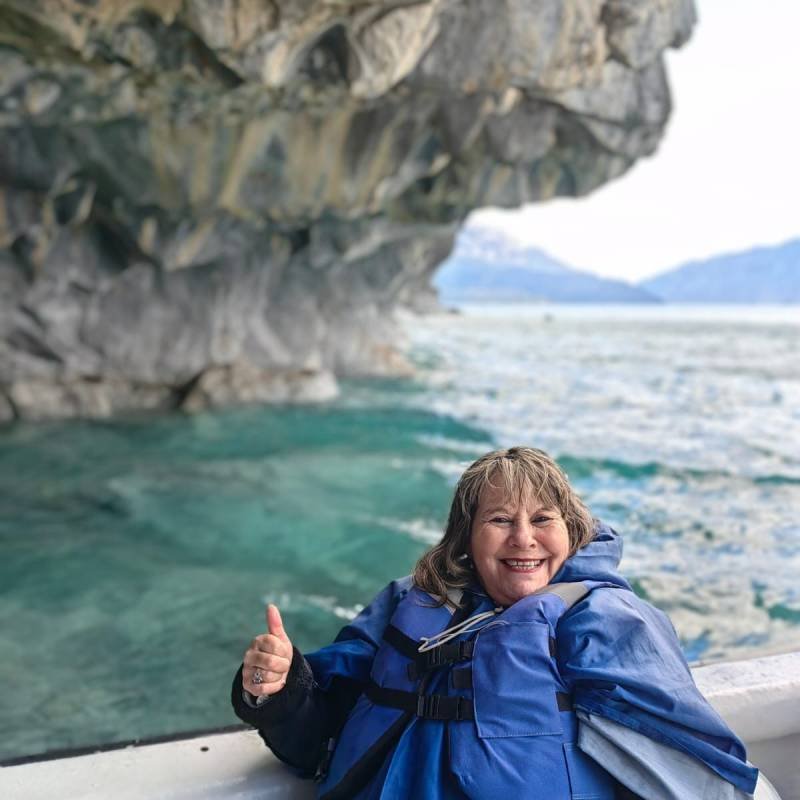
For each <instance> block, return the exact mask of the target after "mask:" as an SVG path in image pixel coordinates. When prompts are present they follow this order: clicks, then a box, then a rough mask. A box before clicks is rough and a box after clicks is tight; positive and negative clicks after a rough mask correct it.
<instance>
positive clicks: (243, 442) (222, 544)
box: [0, 307, 800, 758]
mask: <svg viewBox="0 0 800 800" xmlns="http://www.w3.org/2000/svg"><path fill="white" fill-rule="evenodd" d="M781 313H782V314H783V317H779V316H776V312H775V310H768V311H766V312H765V311H764V310H762V309H758V310H742V309H735V310H727V311H720V310H718V309H715V310H712V311H709V310H707V309H694V310H692V311H691V312H689V313H688V314H687V312H686V311H683V312H680V310H677V311H676V310H674V309H671V308H665V309H658V308H646V309H609V308H604V309H578V308H560V307H547V308H543V307H522V308H510V307H501V308H494V309H483V310H482V311H476V310H469V309H466V310H465V311H464V313H463V314H461V315H443V316H441V317H432V318H427V319H424V320H419V319H414V320H410V321H409V325H408V337H409V347H410V353H411V356H412V358H413V359H414V360H415V362H416V363H417V364H418V367H419V374H418V377H417V378H416V379H415V380H413V381H382V382H377V383H376V382H370V383H350V384H348V385H347V386H346V387H345V392H344V394H343V396H342V398H341V399H340V400H339V401H337V402H336V403H334V404H333V405H330V406H326V407H308V408H290V409H282V408H268V409H245V410H238V411H228V412H223V413H215V414H203V415H198V416H195V417H184V416H179V415H175V416H168V417H161V418H141V419H130V420H123V421H114V422H103V423H85V422H79V423H76V422H72V423H58V424H46V425H36V426H33V425H19V426H15V427H13V428H9V429H6V430H5V431H2V432H0V593H1V594H2V603H0V655H1V656H2V657H1V658H0V681H2V685H3V687H4V691H3V692H2V693H0V758H8V757H12V756H15V755H22V754H26V753H34V752H41V751H44V750H47V749H51V748H56V747H67V746H80V745H86V744H94V743H98V742H102V741H114V740H124V739H128V738H134V737H140V736H152V735H158V734H164V733H170V732H175V731H179V730H189V729H193V728H202V727H210V726H216V725H224V724H227V723H230V722H233V721H235V720H234V719H233V717H232V714H231V712H230V711H229V710H228V701H227V696H226V695H227V686H228V683H229V681H230V678H231V675H232V672H233V670H234V669H235V668H236V666H237V665H238V663H239V660H240V658H241V654H242V651H243V650H244V648H245V647H246V645H247V642H248V641H249V640H250V639H251V638H252V636H253V635H254V634H255V633H257V632H259V631H260V630H261V629H262V626H263V608H264V605H265V603H267V602H277V603H278V604H279V605H280V606H281V608H282V610H283V612H284V621H285V623H286V627H287V630H288V631H289V632H290V635H291V636H292V637H293V639H294V640H295V642H296V643H297V644H298V646H299V647H300V648H301V649H308V648H313V647H317V646H319V645H321V644H323V643H325V642H327V641H329V640H330V638H331V637H332V636H333V635H335V633H336V631H337V630H338V628H339V627H341V625H342V624H343V623H344V621H345V620H347V619H349V618H350V617H351V616H352V615H353V614H355V613H357V611H358V610H359V608H360V607H361V606H362V604H364V603H365V602H367V601H368V600H369V598H370V597H371V596H372V595H373V594H374V593H375V592H376V591H377V590H378V589H379V588H380V587H381V586H382V585H383V584H385V582H386V581H388V580H390V579H391V578H393V577H396V576H398V575H400V574H405V573H407V572H409V571H410V569H411V567H412V565H413V563H414V561H415V559H416V558H417V557H418V556H419V555H420V554H421V553H422V552H423V551H424V549H425V548H426V547H428V546H429V545H430V544H431V543H433V542H434V541H436V540H437V538H438V536H439V535H440V531H441V529H442V525H443V523H444V518H445V515H446V510H447V505H448V503H449V498H450V495H451V493H452V488H453V484H454V482H455V480H456V479H457V477H458V475H459V474H460V472H461V470H462V469H463V467H464V466H465V465H466V464H467V463H468V462H469V461H471V460H472V459H474V458H475V457H477V456H478V455H480V454H481V453H483V452H485V451H486V450H488V449H490V448H492V447H494V446H497V445H509V444H513V443H529V444H533V445H535V446H539V447H543V448H545V449H547V450H549V451H550V452H551V453H553V455H555V456H556V457H558V458H559V460H560V461H561V463H562V464H563V465H564V467H565V468H566V470H567V471H568V473H569V475H570V477H571V479H572V481H573V482H574V483H575V485H576V486H577V487H578V488H579V490H580V491H581V493H582V494H583V496H584V497H585V499H586V500H587V501H588V503H589V505H590V507H591V508H592V510H593V511H594V512H595V514H596V515H598V516H600V517H602V518H603V519H605V520H606V521H608V522H610V523H611V524H612V525H614V526H615V527H617V528H618V529H619V530H620V531H621V532H623V533H624V535H625V540H626V549H625V559H624V562H623V571H624V572H625V573H626V574H627V575H628V576H629V577H630V578H631V579H632V581H633V583H634V585H635V587H636V590H637V591H638V592H639V593H640V594H642V595H643V596H645V597H647V598H648V599H650V600H651V601H652V602H654V603H656V604H657V605H659V606H661V607H662V608H664V609H666V610H667V611H668V612H669V613H670V614H671V616H672V618H673V620H674V622H675V624H676V627H677V629H678V632H679V634H680V636H681V639H682V642H683V644H684V648H685V651H686V653H687V655H688V656H689V657H690V658H692V659H697V658H701V659H706V660H711V659H718V658H733V657H737V656H744V655H749V654H751V653H753V652H763V651H768V650H781V649H789V648H797V647H800V594H799V593H798V589H797V578H798V576H800V569H799V568H800V523H798V519H799V518H800V515H799V514H798V512H799V511H800V374H798V372H799V370H798V359H797V352H798V347H797V345H798V339H799V338H800V319H798V313H797V311H796V310H794V309H788V310H787V309H784V310H782V311H781ZM43 698H45V699H44V700H43Z"/></svg>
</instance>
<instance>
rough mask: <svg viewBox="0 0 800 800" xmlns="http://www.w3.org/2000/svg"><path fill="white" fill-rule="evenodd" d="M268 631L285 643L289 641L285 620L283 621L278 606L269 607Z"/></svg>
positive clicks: (270, 605)
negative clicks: (284, 627)
mask: <svg viewBox="0 0 800 800" xmlns="http://www.w3.org/2000/svg"><path fill="white" fill-rule="evenodd" d="M267 631H269V633H271V634H272V635H273V636H277V637H278V638H279V639H282V640H283V641H284V642H288V641H289V637H288V636H287V635H286V631H285V630H284V629H283V620H282V619H281V612H280V611H278V606H275V605H272V603H270V604H269V605H268V606H267Z"/></svg>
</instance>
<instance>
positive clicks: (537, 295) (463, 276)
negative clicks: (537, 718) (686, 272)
mask: <svg viewBox="0 0 800 800" xmlns="http://www.w3.org/2000/svg"><path fill="white" fill-rule="evenodd" d="M433 285H434V286H435V287H436V289H437V290H438V291H439V299H440V300H441V301H442V302H443V303H458V302H469V301H474V302H479V301H480V302H512V301H519V302H531V301H540V302H554V303H657V302H660V301H659V300H658V299H657V298H656V297H654V296H653V295H652V294H651V293H650V292H648V291H647V290H646V289H641V288H639V287H637V286H632V285H631V284H629V283H624V282H623V281H614V280H606V279H605V278H600V277H598V276H596V275H592V274H590V273H588V272H580V271H579V270H576V269H573V268H572V267H568V266H567V265H565V264H562V263H561V262H560V261H557V260H556V259H554V258H552V257H551V256H549V255H548V254H547V253H545V252H543V251H542V250H538V249H536V248H534V247H522V246H519V245H516V244H514V243H513V242H510V241H509V240H508V239H507V238H505V237H504V236H503V235H502V234H500V233H498V232H496V231H491V230H488V229H486V228H477V227H473V228H469V227H468V228H464V229H463V230H462V231H461V232H460V233H459V236H458V241H457V243H456V247H455V249H454V250H453V252H452V254H451V255H450V257H449V258H448V259H447V260H446V261H445V262H443V263H442V265H441V267H439V270H438V272H437V273H436V275H435V276H434V279H433Z"/></svg>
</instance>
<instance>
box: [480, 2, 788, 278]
mask: <svg viewBox="0 0 800 800" xmlns="http://www.w3.org/2000/svg"><path fill="white" fill-rule="evenodd" d="M695 2H696V6H697V9H698V16H699V22H698V24H697V25H696V26H695V29H694V34H693V36H692V38H691V39H690V40H689V42H688V43H687V44H686V45H685V46H684V47H683V48H682V49H681V50H670V51H668V55H667V68H668V71H669V76H670V83H671V86H672V97H673V113H672V117H671V119H670V122H669V125H668V128H667V131H666V135H665V137H664V139H663V141H662V144H661V146H660V148H659V150H658V151H657V152H656V154H655V155H654V156H653V157H651V158H649V159H643V160H641V161H639V162H638V163H637V164H636V165H635V166H634V167H633V168H632V169H631V170H629V171H628V172H627V173H626V174H625V175H623V176H622V178H620V179H618V180H616V181H614V182H612V183H610V184H607V185H606V186H604V187H603V188H601V189H599V190H597V191H596V192H594V193H593V194H592V195H590V196H589V197H587V198H581V199H577V200H575V199H567V200H555V201H552V202H550V203H544V204H541V205H529V206H525V207H523V208H522V209H518V210H514V211H501V210H498V209H485V210H481V211H478V212H475V213H473V215H472V216H471V217H470V222H475V223H477V224H480V225H482V226H483V225H486V226H489V227H492V228H497V229H500V230H502V231H504V232H505V233H507V234H508V235H509V236H511V237H512V238H514V239H517V240H519V241H520V242H522V243H525V244H530V245H534V246H537V247H541V248H542V249H544V250H546V251H548V252H549V253H550V254H551V255H553V256H555V257H557V258H559V259H561V260H563V261H565V262H566V263H567V264H569V265H571V266H574V267H578V268H580V269H585V270H590V271H592V272H596V273H598V274H600V275H603V276H606V277H613V278H622V279H625V280H631V281H635V280H639V279H641V278H645V277H648V276H650V275H652V274H654V273H656V272H661V271H663V270H664V269H667V268H669V267H672V266H675V265H677V264H679V263H681V262H683V261H687V260H690V259H693V258H705V257H708V256H711V255H716V254H718V253H723V252H734V251H737V250H743V249H747V248H749V247H752V246H754V245H758V244H778V243H780V242H783V241H785V240H787V239H791V238H793V237H796V236H800V199H798V194H799V193H800V109H799V106H800V0H760V1H759V0H695Z"/></svg>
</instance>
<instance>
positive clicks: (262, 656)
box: [242, 605, 293, 697]
mask: <svg viewBox="0 0 800 800" xmlns="http://www.w3.org/2000/svg"><path fill="white" fill-rule="evenodd" d="M292 652H293V650H292V643H291V641H290V640H289V637H288V636H287V635H286V631H285V630H284V629H283V620H281V612H280V611H278V607H277V606H274V605H269V606H267V633H262V634H260V635H259V636H256V638H255V639H253V641H252V642H251V643H250V647H249V648H248V649H247V652H245V654H244V670H243V673H242V676H243V681H244V688H245V689H246V690H247V691H248V692H250V694H252V695H255V696H256V697H261V696H264V695H271V694H275V693H276V692H279V691H280V690H281V689H283V687H284V686H285V685H286V678H287V676H288V675H289V667H291V665H292Z"/></svg>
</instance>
